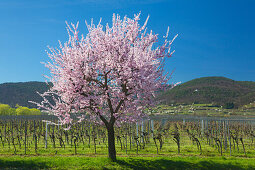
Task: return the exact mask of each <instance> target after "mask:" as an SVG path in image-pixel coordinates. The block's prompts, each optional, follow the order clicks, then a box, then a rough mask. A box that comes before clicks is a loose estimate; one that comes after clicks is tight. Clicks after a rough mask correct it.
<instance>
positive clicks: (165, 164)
mask: <svg viewBox="0 0 255 170" xmlns="http://www.w3.org/2000/svg"><path fill="white" fill-rule="evenodd" d="M117 163H118V164H119V165H121V166H122V167H126V168H132V169H139V170H140V169H209V170H210V169H212V170H215V169H216V170H221V169H224V170H225V169H238V170H240V169H252V168H254V167H247V168H243V167H242V165H233V164H227V163H217V162H212V161H201V162H197V163H191V162H186V161H174V160H167V159H157V160H144V159H139V158H135V159H133V158H130V159H128V160H117Z"/></svg>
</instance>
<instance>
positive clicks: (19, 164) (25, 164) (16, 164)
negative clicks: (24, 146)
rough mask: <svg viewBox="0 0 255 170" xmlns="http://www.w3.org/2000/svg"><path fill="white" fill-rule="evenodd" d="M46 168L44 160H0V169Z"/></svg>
mask: <svg viewBox="0 0 255 170" xmlns="http://www.w3.org/2000/svg"><path fill="white" fill-rule="evenodd" d="M5 168H6V169H48V168H50V167H49V166H48V165H46V164H45V162H35V161H32V160H18V161H15V160H13V161H9V160H7V161H6V160H0V169H5Z"/></svg>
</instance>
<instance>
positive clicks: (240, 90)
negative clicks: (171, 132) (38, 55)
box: [0, 77, 255, 108]
mask: <svg viewBox="0 0 255 170" xmlns="http://www.w3.org/2000/svg"><path fill="white" fill-rule="evenodd" d="M47 89H48V87H47V85H46V83H43V82H25V83H4V84H0V103H4V104H9V105H10V106H12V107H15V105H16V104H19V105H21V106H26V107H30V108H33V107H35V105H33V104H31V103H28V101H30V100H31V101H36V102H40V101H41V100H42V99H41V97H40V96H39V95H38V94H37V93H36V91H38V92H40V93H43V92H45V91H47ZM157 100H159V101H160V102H161V103H162V104H172V103H174V104H175V103H186V104H192V103H213V104H216V105H223V106H224V105H227V104H231V103H233V104H234V106H235V107H239V106H241V105H245V104H249V103H251V102H253V101H255V82H249V81H234V80H231V79H228V78H225V77H203V78H198V79H194V80H191V81H188V82H186V83H183V84H181V85H178V86H176V87H174V88H173V89H170V90H167V91H165V92H163V93H162V92H161V93H160V95H159V96H158V98H157Z"/></svg>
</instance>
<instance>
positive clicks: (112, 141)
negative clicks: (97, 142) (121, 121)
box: [107, 123, 116, 162]
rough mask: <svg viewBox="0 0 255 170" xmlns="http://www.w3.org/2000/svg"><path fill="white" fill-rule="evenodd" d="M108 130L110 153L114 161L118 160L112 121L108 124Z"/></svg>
mask: <svg viewBox="0 0 255 170" xmlns="http://www.w3.org/2000/svg"><path fill="white" fill-rule="evenodd" d="M107 132H108V155H109V158H110V159H111V160H112V161H114V162H115V161H116V150H115V137H114V127H113V125H111V124H110V123H109V124H108V126H107Z"/></svg>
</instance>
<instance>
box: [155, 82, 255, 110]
mask: <svg viewBox="0 0 255 170" xmlns="http://www.w3.org/2000/svg"><path fill="white" fill-rule="evenodd" d="M158 100H160V101H161V103H163V104H172V103H185V104H192V103H214V104H216V105H222V106H226V105H231V104H232V103H233V104H234V107H239V106H241V105H244V104H249V103H251V102H253V101H255V82H251V81H234V80H231V79H228V78H225V77H203V78H197V79H194V80H191V81H188V82H186V83H183V84H181V85H178V86H176V87H174V88H173V89H170V90H167V91H166V92H164V93H160V95H159V96H158Z"/></svg>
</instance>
